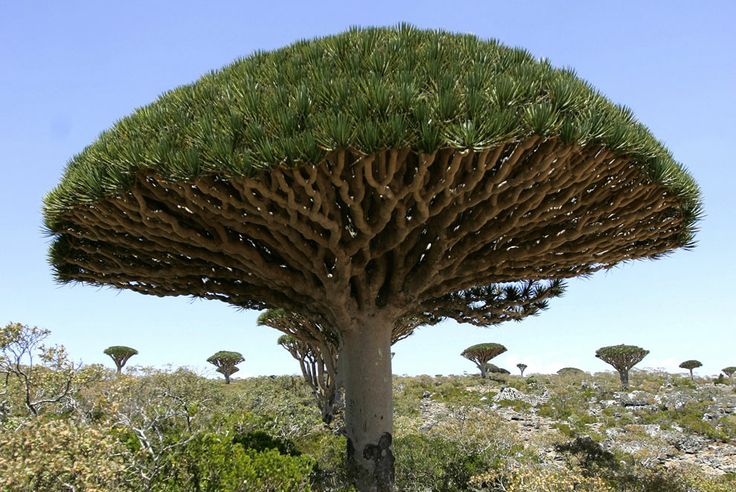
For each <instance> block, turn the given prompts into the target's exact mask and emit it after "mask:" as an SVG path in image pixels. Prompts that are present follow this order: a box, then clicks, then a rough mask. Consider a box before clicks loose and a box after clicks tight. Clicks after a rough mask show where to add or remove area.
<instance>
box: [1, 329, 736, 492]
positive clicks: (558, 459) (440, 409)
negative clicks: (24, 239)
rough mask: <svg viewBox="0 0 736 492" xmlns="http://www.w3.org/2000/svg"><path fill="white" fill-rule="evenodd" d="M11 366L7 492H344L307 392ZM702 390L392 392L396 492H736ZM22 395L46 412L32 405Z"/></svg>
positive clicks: (494, 386) (608, 378)
mask: <svg viewBox="0 0 736 492" xmlns="http://www.w3.org/2000/svg"><path fill="white" fill-rule="evenodd" d="M18 326H20V329H18ZM18 326H15V325H12V326H9V327H6V328H4V329H3V332H2V333H3V336H4V338H3V342H4V343H5V344H6V346H11V345H9V344H13V343H16V344H17V343H19V342H20V341H24V342H25V341H27V340H29V337H30V335H34V336H36V337H39V336H40V337H42V338H41V339H43V337H44V334H47V333H48V332H46V331H44V330H39V329H31V328H28V327H24V326H23V325H18ZM13 328H16V329H13ZM23 328H24V329H23ZM20 335H24V336H22V337H21V336H20ZM13 337H15V339H13ZM31 339H32V337H31ZM32 340H35V339H32ZM36 341H38V340H36ZM12 347H13V348H16V346H15V345H12ZM9 353H10V351H6V352H4V354H5V355H3V358H2V361H3V365H0V368H1V370H2V373H3V374H2V376H3V377H2V378H0V490H3V491H6V490H7V491H34V492H35V491H56V490H75V491H122V492H124V491H141V490H143V491H157V492H169V491H172V492H179V491H181V492H185V491H186V492H189V491H212V492H215V491H302V490H305V491H306V490H313V491H332V490H336V491H339V490H343V491H348V490H351V489H350V486H348V485H347V483H348V482H349V481H348V479H347V477H346V472H345V466H344V449H345V446H346V439H345V437H344V436H343V435H342V433H341V430H340V429H341V428H342V427H343V425H342V423H341V422H340V421H339V419H338V421H336V422H333V423H332V428H328V427H327V426H325V425H324V422H323V421H322V415H321V412H320V410H319V407H318V405H315V402H314V398H313V394H312V388H310V387H309V385H308V384H306V383H305V381H304V379H303V378H302V377H298V376H278V377H277V376H271V377H257V378H248V379H238V380H233V381H232V384H230V385H223V384H222V383H221V381H217V380H213V379H208V378H205V377H203V376H201V375H197V374H195V373H194V372H192V371H190V370H187V369H183V368H182V369H176V370H169V371H161V370H154V369H146V368H140V367H134V368H130V369H129V370H128V371H127V374H122V375H117V373H116V371H115V370H114V369H107V368H104V367H102V366H99V365H87V366H82V367H77V366H73V365H69V364H68V363H66V362H64V361H65V360H66V359H65V358H62V359H60V358H59V357H58V354H64V353H65V351H64V350H63V347H41V346H40V344H39V343H36V344H35V345H33V346H32V350H31V353H34V354H39V353H43V354H46V355H45V356H44V357H41V358H38V360H39V363H38V364H36V365H33V366H29V365H28V360H25V362H23V363H22V364H21V366H20V368H21V370H22V371H23V373H25V374H28V373H29V372H30V373H32V375H33V376H32V377H31V378H29V379H28V380H27V381H28V382H27V383H26V379H24V378H23V377H22V376H20V375H18V374H16V373H11V372H9V366H8V364H7V360H8V357H7V356H8V354H9ZM53 354H56V355H57V356H56V358H54V357H51V356H50V355H53ZM697 381H698V384H697V385H696V384H693V382H691V381H690V379H689V377H683V376H679V375H671V374H667V373H660V372H644V371H638V372H637V373H636V377H635V378H634V379H633V386H634V387H635V389H634V390H633V391H632V392H630V393H626V392H620V391H619V383H618V377H617V376H616V375H615V374H613V373H600V374H595V375H588V374H583V375H580V374H563V375H556V374H555V375H540V374H531V375H527V377H525V378H522V377H519V376H512V375H498V377H497V378H495V379H490V378H481V377H479V376H435V377H430V376H416V377H394V380H393V387H394V388H393V390H394V394H395V395H396V398H395V405H394V411H395V415H396V433H395V441H394V447H395V452H396V457H397V460H396V464H397V468H396V486H397V489H398V490H402V491H426V490H433V491H434V490H436V491H463V490H467V491H476V492H480V491H489V492H509V491H519V492H521V491H524V492H535V491H545V492H551V491H555V492H558V491H596V492H597V491H603V492H606V491H616V492H618V491H621V492H623V491H626V492H637V491H641V492H660V491H661V492H680V491H681V492H726V491H731V490H734V487H736V446H734V445H733V442H734V440H736V415H735V414H734V413H733V409H734V408H736V389H734V387H733V386H732V385H730V384H713V382H712V381H709V380H707V379H704V378H697ZM67 387H68V391H61V392H60V391H59V389H60V388H61V389H62V390H63V389H64V388H67ZM29 392H30V394H31V395H32V396H31V401H32V402H36V400H37V397H36V396H33V395H43V394H48V395H54V398H53V399H50V400H52V401H47V402H45V403H43V404H41V405H39V404H32V405H31V406H29V405H28V398H27V395H28V394H29Z"/></svg>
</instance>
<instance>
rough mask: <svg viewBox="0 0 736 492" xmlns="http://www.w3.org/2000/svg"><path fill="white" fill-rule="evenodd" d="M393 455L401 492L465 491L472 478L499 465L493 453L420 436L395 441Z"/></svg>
mask: <svg viewBox="0 0 736 492" xmlns="http://www.w3.org/2000/svg"><path fill="white" fill-rule="evenodd" d="M394 455H395V457H396V486H397V489H398V490H402V491H419V490H421V491H424V490H432V491H436V492H451V491H460V490H467V487H468V483H469V481H470V479H471V477H473V476H474V475H478V474H479V473H482V472H484V471H486V470H488V469H491V468H495V467H498V466H499V465H500V457H499V456H497V455H494V454H493V453H492V452H489V451H482V450H478V449H472V448H469V447H467V446H463V445H461V444H460V443H458V442H454V441H451V440H447V439H444V438H442V437H439V436H426V435H422V434H411V435H407V436H401V437H397V438H396V439H395V440H394Z"/></svg>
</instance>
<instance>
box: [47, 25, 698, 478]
mask: <svg viewBox="0 0 736 492" xmlns="http://www.w3.org/2000/svg"><path fill="white" fill-rule="evenodd" d="M699 212H700V197H699V191H698V187H697V185H696V184H695V182H694V181H693V179H692V178H691V177H690V176H689V175H688V174H687V172H686V171H685V170H684V168H683V167H682V166H681V165H680V164H679V163H677V162H676V161H675V160H673V158H672V156H671V155H670V153H669V152H668V150H667V149H666V148H665V147H664V146H663V145H662V144H661V143H660V142H659V141H658V140H656V139H655V138H654V137H653V136H652V135H651V134H650V132H649V131H648V130H647V129H646V127H645V126H644V125H642V124H640V123H639V122H637V121H636V119H635V118H634V116H633V115H632V112H631V111H630V110H628V109H627V108H625V107H623V106H618V105H615V104H613V103H611V102H610V101H608V100H607V99H606V98H605V97H603V96H602V95H601V94H600V93H599V92H597V91H596V90H595V89H593V88H592V87H591V86H590V85H589V84H588V83H586V82H584V81H582V80H581V79H579V78H578V77H577V76H576V75H575V74H574V73H573V72H572V71H571V70H560V69H556V68H554V67H552V66H551V65H550V63H549V62H547V61H545V60H538V59H535V58H534V57H532V56H531V55H530V54H529V53H528V52H526V51H524V50H521V49H511V48H507V47H505V46H503V45H501V44H499V43H498V42H496V41H488V40H482V39H478V38H477V37H475V36H472V35H465V34H463V35H459V34H453V33H448V32H443V31H425V30H420V29H416V28H413V27H411V26H405V25H402V26H399V27H397V28H366V29H363V28H356V29H352V30H350V31H348V32H345V33H342V34H339V35H336V36H329V37H323V38H319V39H314V40H311V41H309V40H306V41H299V42H297V43H295V44H293V45H291V46H288V47H286V48H283V49H279V50H276V51H272V52H257V53H254V54H253V55H251V56H249V57H247V58H244V59H241V60H238V61H236V62H235V63H233V64H232V65H230V66H228V67H226V68H224V69H222V70H220V71H216V72H212V73H210V74H208V75H206V76H204V77H203V78H202V79H200V80H199V81H197V82H195V83H193V84H190V85H187V86H183V87H180V88H178V89H175V90H173V91H170V92H168V93H166V94H164V95H162V96H161V97H160V98H159V99H158V100H157V101H156V102H154V103H153V104H150V105H149V106H145V107H143V108H141V109H138V110H136V111H135V112H134V113H133V114H132V115H130V116H129V117H126V118H123V119H122V120H120V121H119V122H118V123H116V124H115V125H114V126H113V127H112V128H111V129H109V130H108V131H106V132H104V133H103V134H102V135H100V137H99V139H98V140H97V141H96V142H95V143H93V144H92V145H90V146H89V147H87V148H86V149H84V150H83V151H82V152H81V153H80V154H78V155H77V156H75V157H74V158H73V159H72V161H71V162H70V163H69V165H68V167H67V169H66V171H65V175H64V177H63V179H62V181H61V183H60V184H59V185H58V187H57V188H56V189H54V190H53V191H52V192H51V193H49V195H47V197H46V199H45V208H44V214H45V223H46V226H47V228H48V229H49V231H50V233H51V234H53V236H54V241H53V245H52V247H51V253H50V258H51V263H52V264H53V267H54V269H55V271H56V275H57V278H58V279H59V280H60V281H63V282H71V281H81V282H86V283H89V284H93V285H110V286H114V287H118V288H123V289H132V290H135V291H138V292H142V293H146V294H152V295H158V296H168V295H189V296H194V297H200V298H207V299H218V300H221V301H224V302H226V303H229V304H231V305H233V306H236V307H238V308H245V309H263V308H273V307H277V308H283V309H286V310H288V311H293V312H296V313H299V314H301V315H303V316H306V317H307V318H308V319H312V320H315V321H319V322H320V323H324V324H325V325H326V326H330V327H333V329H334V330H335V331H336V332H337V334H338V335H339V338H340V345H339V347H340V357H341V358H342V361H341V363H340V365H341V368H342V371H343V376H342V379H343V381H344V385H345V392H346V426H347V434H348V454H349V460H348V461H349V463H351V469H352V471H353V472H354V473H355V478H354V481H355V483H356V484H357V486H358V488H359V489H360V490H389V489H391V488H392V482H393V453H392V449H391V432H392V403H391V357H390V353H391V351H390V346H391V339H392V336H393V330H394V326H395V321H396V320H397V319H399V318H401V317H403V316H407V315H411V314H416V313H419V314H421V313H436V315H438V316H441V317H447V318H453V319H457V320H459V321H461V322H471V323H473V322H476V320H475V318H474V315H473V314H472V311H469V310H468V309H467V308H468V307H469V306H474V305H475V304H473V303H470V304H468V300H469V299H475V298H477V297H478V296H477V295H476V294H478V293H479V291H481V290H483V289H486V290H488V292H487V294H488V296H486V297H490V298H492V297H493V296H494V295H495V294H494V292H493V291H494V290H495V289H498V288H499V287H498V286H499V285H501V286H514V287H515V288H516V289H517V292H518V293H519V297H518V299H517V309H518V311H519V313H520V314H518V315H516V314H514V316H517V318H516V319H518V317H520V316H523V315H525V314H527V313H528V312H529V309H531V308H533V309H537V310H538V309H539V308H538V307H535V306H536V304H535V302H539V303H543V302H544V300H543V299H540V300H539V301H535V300H534V299H535V298H537V297H543V294H542V293H543V292H544V291H545V289H547V288H549V287H550V285H552V284H550V283H549V282H557V281H558V280H559V279H564V278H570V277H576V276H579V275H588V274H590V273H592V272H595V271H597V270H601V269H606V268H611V267H613V266H614V265H616V264H618V263H620V262H624V261H630V260H634V259H639V258H650V259H651V258H659V257H661V256H663V255H665V254H666V253H668V252H670V251H672V250H674V249H676V248H683V247H685V248H687V247H690V246H692V245H693V237H694V232H695V224H696V222H697V219H698V216H699ZM481 297H482V296H481ZM525 306H526V307H525ZM512 312H513V311H512Z"/></svg>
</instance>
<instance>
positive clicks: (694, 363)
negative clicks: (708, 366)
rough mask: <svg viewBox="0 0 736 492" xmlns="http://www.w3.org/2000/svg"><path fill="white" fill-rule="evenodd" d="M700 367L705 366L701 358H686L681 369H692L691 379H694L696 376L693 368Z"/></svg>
mask: <svg viewBox="0 0 736 492" xmlns="http://www.w3.org/2000/svg"><path fill="white" fill-rule="evenodd" d="M698 367H703V363H702V362H700V361H699V360H686V361H685V362H683V363H682V364H680V368H681V369H687V370H688V371H690V380H691V381H694V380H695V377H694V376H693V369H697V368H698Z"/></svg>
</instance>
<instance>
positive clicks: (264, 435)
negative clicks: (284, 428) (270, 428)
mask: <svg viewBox="0 0 736 492" xmlns="http://www.w3.org/2000/svg"><path fill="white" fill-rule="evenodd" d="M233 443H234V444H240V445H241V446H243V449H246V450H253V451H258V452H260V451H266V450H267V449H275V450H276V451H278V452H279V453H281V454H288V455H289V456H299V455H301V452H299V450H298V449H296V446H295V445H294V443H293V442H291V441H290V440H288V439H279V438H277V437H273V436H272V435H270V434H269V433H268V432H264V431H252V432H245V433H238V434H236V435H235V437H233Z"/></svg>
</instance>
